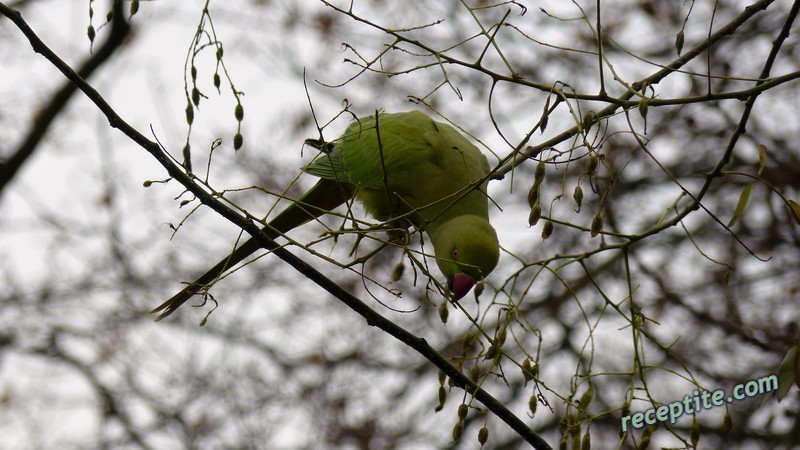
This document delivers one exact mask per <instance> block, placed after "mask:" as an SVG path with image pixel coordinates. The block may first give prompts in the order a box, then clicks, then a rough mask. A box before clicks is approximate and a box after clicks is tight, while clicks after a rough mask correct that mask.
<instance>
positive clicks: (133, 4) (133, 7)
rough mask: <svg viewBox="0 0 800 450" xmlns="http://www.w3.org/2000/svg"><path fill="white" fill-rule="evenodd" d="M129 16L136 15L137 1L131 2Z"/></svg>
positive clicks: (132, 0) (137, 9)
mask: <svg viewBox="0 0 800 450" xmlns="http://www.w3.org/2000/svg"><path fill="white" fill-rule="evenodd" d="M130 11H131V15H134V14H136V13H137V12H138V11H139V0H131V9H130Z"/></svg>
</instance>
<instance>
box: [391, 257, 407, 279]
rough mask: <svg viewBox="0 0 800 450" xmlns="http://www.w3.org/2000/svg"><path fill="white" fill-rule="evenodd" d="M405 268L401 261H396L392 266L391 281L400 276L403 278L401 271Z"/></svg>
mask: <svg viewBox="0 0 800 450" xmlns="http://www.w3.org/2000/svg"><path fill="white" fill-rule="evenodd" d="M405 269H406V266H405V264H403V261H400V262H399V263H397V265H396V266H394V269H393V270H392V281H399V280H400V278H403V271H404V270H405Z"/></svg>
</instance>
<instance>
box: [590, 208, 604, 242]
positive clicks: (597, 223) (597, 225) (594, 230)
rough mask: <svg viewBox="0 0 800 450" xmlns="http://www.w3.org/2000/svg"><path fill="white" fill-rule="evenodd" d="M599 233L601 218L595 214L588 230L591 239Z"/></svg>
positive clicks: (601, 223) (601, 229)
mask: <svg viewBox="0 0 800 450" xmlns="http://www.w3.org/2000/svg"><path fill="white" fill-rule="evenodd" d="M601 231H603V216H601V215H600V213H597V214H595V216H594V218H593V219H592V228H591V229H590V234H591V235H592V237H595V236H597V235H598V234H600V232H601Z"/></svg>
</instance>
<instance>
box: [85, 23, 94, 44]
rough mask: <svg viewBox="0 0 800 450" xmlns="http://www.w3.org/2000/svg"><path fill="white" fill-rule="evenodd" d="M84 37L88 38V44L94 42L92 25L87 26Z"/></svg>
mask: <svg viewBox="0 0 800 450" xmlns="http://www.w3.org/2000/svg"><path fill="white" fill-rule="evenodd" d="M86 35H87V36H88V37H89V42H94V37H95V32H94V27H93V26H92V25H89V28H88V29H87V30H86Z"/></svg>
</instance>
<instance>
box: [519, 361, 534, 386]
mask: <svg viewBox="0 0 800 450" xmlns="http://www.w3.org/2000/svg"><path fill="white" fill-rule="evenodd" d="M532 369H533V368H532V367H531V360H530V359H528V358H525V361H522V377H523V378H524V379H525V384H527V383H528V381H531V380H533V377H534V375H533V370H532Z"/></svg>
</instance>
